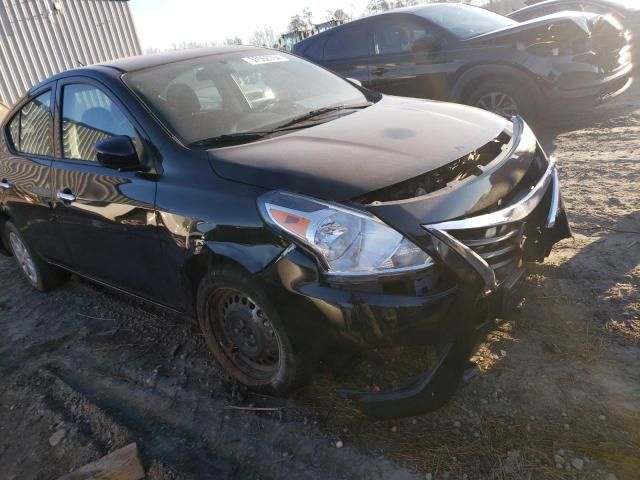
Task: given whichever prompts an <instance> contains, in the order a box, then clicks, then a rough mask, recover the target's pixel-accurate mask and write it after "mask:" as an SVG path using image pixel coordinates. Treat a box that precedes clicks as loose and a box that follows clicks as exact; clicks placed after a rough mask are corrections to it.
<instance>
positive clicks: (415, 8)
mask: <svg viewBox="0 0 640 480" xmlns="http://www.w3.org/2000/svg"><path fill="white" fill-rule="evenodd" d="M442 5H456V6H462V7H465V8H478V7H474V6H473V5H466V4H463V3H453V4H449V3H444V2H439V3H430V4H423V5H412V6H409V7H400V8H392V9H390V10H385V11H384V12H380V13H376V14H374V15H369V16H368V17H364V18H359V19H357V20H353V21H351V22H347V23H343V24H342V25H338V26H337V27H333V28H330V29H328V30H325V31H324V32H320V33H316V34H315V35H312V36H310V37H307V38H305V39H304V40H300V41H299V42H298V43H296V44H295V45H294V48H293V51H294V52H295V51H296V50H297V49H298V48H301V47H306V46H307V45H309V44H311V43H312V42H314V41H316V40H318V39H319V38H323V37H325V36H327V35H331V34H332V33H335V32H339V31H341V30H345V29H348V28H351V27H353V26H354V25H359V24H361V23H365V22H368V21H370V20H374V19H376V18H380V17H385V16H388V15H393V14H395V13H406V14H410V15H417V16H420V12H422V11H425V10H427V9H429V8H434V7H438V6H442Z"/></svg>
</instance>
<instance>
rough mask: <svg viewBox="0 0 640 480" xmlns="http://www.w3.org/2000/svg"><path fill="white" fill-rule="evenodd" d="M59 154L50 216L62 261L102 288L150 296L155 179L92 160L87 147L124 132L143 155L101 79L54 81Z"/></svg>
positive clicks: (154, 274) (154, 275) (155, 293)
mask: <svg viewBox="0 0 640 480" xmlns="http://www.w3.org/2000/svg"><path fill="white" fill-rule="evenodd" d="M58 98H59V101H58V110H59V112H60V114H59V115H58V116H57V118H56V120H57V128H56V132H57V133H58V145H59V148H60V157H61V158H59V159H56V160H55V161H54V163H53V168H52V183H53V192H54V197H55V198H54V215H55V218H56V220H57V221H58V223H59V226H60V232H61V235H62V237H63V238H64V240H65V241H66V244H67V245H68V247H69V251H70V257H69V258H68V261H67V264H68V265H69V266H70V267H71V268H72V269H74V270H76V271H77V272H78V273H80V274H82V275H86V276H89V277H91V278H93V279H96V280H99V281H102V282H105V283H107V284H109V285H112V286H115V287H118V288H121V289H124V290H127V291H129V292H132V293H136V294H139V295H143V296H145V297H148V298H152V299H158V298H159V296H160V294H159V291H160V288H159V286H158V284H160V283H161V280H160V279H161V276H160V275H158V271H157V270H158V269H159V268H158V267H159V266H160V265H161V262H160V261H159V259H160V253H159V251H160V249H159V247H158V242H157V229H156V221H155V207H154V204H155V195H156V182H155V181H153V180H152V179H148V178H144V177H143V176H141V175H140V174H139V173H137V172H129V171H118V170H114V169H110V168H106V167H103V166H102V165H100V164H99V163H98V162H97V159H96V152H95V148H94V146H95V144H96V143H97V142H100V141H102V140H105V139H107V138H109V137H113V136H118V135H126V136H128V137H130V138H131V139H132V141H133V143H134V145H135V146H136V149H137V151H138V155H139V156H140V158H141V159H144V158H145V155H147V152H145V149H144V145H145V142H144V140H143V138H144V137H143V132H142V130H141V128H140V127H139V126H138V125H137V124H136V123H135V122H134V120H133V118H132V117H131V115H130V114H129V112H128V111H127V110H126V109H125V108H124V107H123V105H122V104H121V103H120V102H119V101H118V100H116V98H115V96H114V95H112V94H111V93H110V92H109V91H108V90H107V89H106V88H104V87H103V86H102V85H101V84H99V83H96V82H93V81H92V80H89V79H83V78H76V79H66V80H64V81H61V82H59V85H58Z"/></svg>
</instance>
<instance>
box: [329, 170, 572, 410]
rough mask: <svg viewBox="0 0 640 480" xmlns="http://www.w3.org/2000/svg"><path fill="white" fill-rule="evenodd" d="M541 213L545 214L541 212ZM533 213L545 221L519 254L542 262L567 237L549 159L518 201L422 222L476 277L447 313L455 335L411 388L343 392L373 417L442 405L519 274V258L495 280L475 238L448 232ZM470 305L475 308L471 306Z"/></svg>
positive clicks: (450, 258)
mask: <svg viewBox="0 0 640 480" xmlns="http://www.w3.org/2000/svg"><path fill="white" fill-rule="evenodd" d="M542 213H546V215H541V214H542ZM535 214H537V216H538V218H542V219H543V220H544V222H543V223H541V224H538V225H536V226H535V228H534V229H533V231H534V232H536V233H535V235H532V236H529V237H528V238H527V240H526V242H525V244H524V245H523V253H524V254H525V257H526V256H528V257H529V258H530V259H536V260H542V259H543V258H544V257H546V256H547V255H548V254H549V253H550V251H551V247H552V246H553V244H555V243H556V242H557V241H558V240H560V239H562V238H566V237H569V236H570V235H571V230H570V227H569V224H568V221H567V217H566V214H565V211H564V209H563V207H562V202H561V197H560V184H559V180H558V172H557V170H556V166H555V163H554V162H553V161H551V162H550V163H549V166H548V168H547V170H546V172H545V173H544V175H543V177H542V178H541V179H540V181H539V183H538V184H537V185H536V186H535V188H533V189H532V190H531V191H530V192H529V193H528V194H527V195H526V196H525V197H524V198H522V199H521V200H520V201H518V202H516V203H514V204H512V205H510V206H509V207H507V208H505V209H503V210H499V211H496V212H492V213H489V214H485V215H480V216H477V217H472V218H468V219H463V220H456V221H451V222H443V223H438V224H431V225H423V228H424V229H425V230H426V231H428V232H429V233H430V235H432V237H433V242H434V245H435V247H436V250H437V251H438V253H439V256H440V258H441V259H443V260H444V262H445V263H447V264H451V263H453V262H454V261H459V260H460V259H462V261H463V262H466V264H467V266H468V268H470V269H472V270H473V271H474V272H475V273H476V278H477V279H479V280H480V283H477V284H476V287H475V288H467V289H466V291H465V292H464V294H463V297H464V300H463V302H462V303H461V308H460V309H459V310H458V311H455V312H451V314H452V315H460V316H461V318H463V320H462V322H461V323H459V324H458V325H457V332H456V334H455V335H454V337H453V338H452V339H451V340H450V341H449V342H448V343H447V344H446V345H445V346H444V348H442V349H441V352H440V354H439V357H438V359H437V361H436V362H435V364H434V366H433V367H432V368H431V369H430V370H429V371H428V372H426V373H425V374H424V375H423V376H422V377H420V378H418V379H417V380H416V381H415V382H414V383H413V384H411V385H410V386H408V387H406V388H403V389H401V390H396V391H387V392H377V393H371V392H356V391H351V390H342V391H341V392H340V393H341V395H342V396H343V397H344V398H347V399H350V400H353V401H356V402H358V403H359V405H360V407H361V409H362V410H363V411H364V412H365V413H366V414H367V415H369V416H370V417H373V418H394V417H399V416H411V415H418V414H422V413H425V412H429V411H433V410H435V409H437V408H439V407H441V406H442V405H444V404H445V403H446V402H447V401H448V400H449V399H450V398H451V397H452V396H453V394H454V393H455V391H456V389H457V387H458V386H459V384H460V383H461V381H462V380H463V377H464V374H465V371H466V370H467V369H468V368H469V358H470V357H471V355H472V354H473V351H474V349H475V347H476V343H477V340H478V338H479V336H480V333H481V331H482V329H483V328H482V327H484V326H486V325H487V324H489V323H490V322H492V321H493V320H494V319H496V318H501V317H504V316H505V314H506V313H507V312H505V310H506V309H508V308H509V307H508V306H507V305H509V300H510V299H511V295H512V292H513V290H514V288H515V286H516V284H517V283H518V280H519V279H520V278H521V276H522V273H523V270H522V268H521V262H518V264H517V265H516V266H515V268H513V269H511V270H510V272H509V273H508V274H507V275H505V276H503V277H502V278H498V277H497V276H496V271H495V267H494V268H492V266H491V265H490V264H489V263H488V262H487V260H486V259H485V258H483V256H482V254H481V253H478V252H476V251H475V250H474V249H473V248H472V247H471V246H469V244H471V245H474V244H473V242H469V241H467V242H466V243H465V242H463V241H460V240H458V239H457V238H455V237H454V236H453V235H452V234H450V233H449V232H452V231H453V232H456V233H459V232H461V231H468V230H476V231H477V230H478V229H487V228H497V227H502V226H506V225H510V224H517V223H518V222H523V221H526V220H527V219H529V218H530V217H531V216H532V215H535ZM454 257H456V258H455V260H454ZM478 286H480V288H478ZM470 305H473V306H474V308H472V309H469V306H470ZM470 310H473V311H475V312H476V315H470V314H469V311H470ZM478 316H480V317H481V318H480V319H479V318H478ZM479 320H481V321H479ZM482 320H484V321H482Z"/></svg>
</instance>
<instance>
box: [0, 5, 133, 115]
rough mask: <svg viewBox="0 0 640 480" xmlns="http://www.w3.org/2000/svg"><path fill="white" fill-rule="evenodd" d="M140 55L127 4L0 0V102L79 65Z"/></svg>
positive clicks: (7, 100) (11, 100)
mask: <svg viewBox="0 0 640 480" xmlns="http://www.w3.org/2000/svg"><path fill="white" fill-rule="evenodd" d="M141 53H142V51H141V48H140V42H139V40H138V36H137V34H136V31H135V28H134V25H133V19H132V17H131V12H130V10H129V5H128V3H127V2H126V1H117V0H56V1H51V0H0V54H1V56H0V102H4V103H6V104H8V105H12V104H13V103H15V102H16V101H17V100H18V99H19V98H20V97H21V96H22V95H23V94H24V93H25V92H26V91H27V90H29V88H31V87H32V86H33V85H36V84H37V83H38V82H40V81H41V80H43V79H45V78H47V77H49V76H51V75H53V74H55V73H58V72H62V71H64V70H68V69H70V68H77V67H79V66H80V64H84V65H90V64H92V63H100V62H105V61H107V60H112V59H115V58H122V57H129V56H133V55H140V54H141Z"/></svg>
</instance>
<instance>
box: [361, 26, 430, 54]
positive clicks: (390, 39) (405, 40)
mask: <svg viewBox="0 0 640 480" xmlns="http://www.w3.org/2000/svg"><path fill="white" fill-rule="evenodd" d="M423 38H429V39H433V38H434V35H433V34H432V33H431V31H430V29H429V28H428V27H427V25H425V22H424V21H422V22H421V21H419V20H417V19H415V18H413V17H409V16H402V17H389V19H386V20H383V21H379V22H377V23H376V24H375V27H374V29H373V48H374V53H375V54H376V55H388V54H393V53H408V52H411V51H412V50H413V44H414V43H415V42H416V40H420V39H423Z"/></svg>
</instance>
